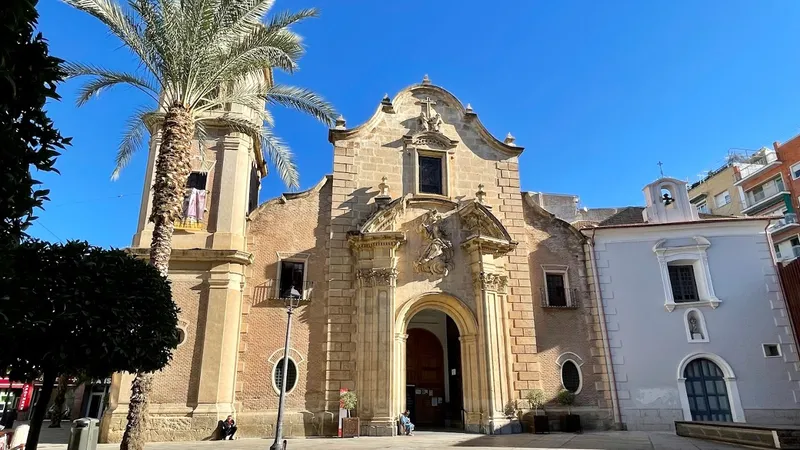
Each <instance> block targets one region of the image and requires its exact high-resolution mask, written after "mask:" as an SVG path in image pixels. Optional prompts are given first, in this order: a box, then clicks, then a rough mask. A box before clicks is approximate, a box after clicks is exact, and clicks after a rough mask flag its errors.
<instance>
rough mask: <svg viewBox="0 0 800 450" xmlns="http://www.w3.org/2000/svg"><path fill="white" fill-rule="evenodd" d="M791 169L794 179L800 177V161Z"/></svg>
mask: <svg viewBox="0 0 800 450" xmlns="http://www.w3.org/2000/svg"><path fill="white" fill-rule="evenodd" d="M789 170H790V171H791V172H792V179H793V180H796V179H798V178H800V163H797V164H795V165H793V166H792V168H791V169H789Z"/></svg>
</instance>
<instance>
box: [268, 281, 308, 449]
mask: <svg viewBox="0 0 800 450" xmlns="http://www.w3.org/2000/svg"><path fill="white" fill-rule="evenodd" d="M302 298H303V296H302V294H300V292H298V291H297V289H295V288H294V286H292V287H290V288H289V289H288V290H287V291H286V292H284V293H283V295H281V299H282V300H283V301H284V302H285V303H286V315H287V316H289V317H288V320H287V322H286V341H285V343H284V345H283V372H282V373H283V376H282V377H281V397H280V400H279V401H278V423H277V424H276V425H275V442H273V443H272V446H271V447H270V448H269V449H270V450H281V449H282V448H284V447H283V446H282V445H281V438H282V437H283V402H284V400H285V399H286V379H287V378H288V377H289V342H290V341H291V339H292V313H293V312H294V309H295V308H297V307H298V306H300V300H302Z"/></svg>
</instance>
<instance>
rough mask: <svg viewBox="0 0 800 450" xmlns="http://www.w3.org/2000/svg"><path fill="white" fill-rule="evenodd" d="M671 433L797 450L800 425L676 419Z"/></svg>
mask: <svg viewBox="0 0 800 450" xmlns="http://www.w3.org/2000/svg"><path fill="white" fill-rule="evenodd" d="M675 432H676V433H677V434H678V436H684V437H692V438H697V439H708V440H714V441H721V442H729V443H733V444H743V445H747V446H751V447H759V448H780V449H798V450H800V426H792V425H750V424H746V423H734V422H682V421H676V422H675Z"/></svg>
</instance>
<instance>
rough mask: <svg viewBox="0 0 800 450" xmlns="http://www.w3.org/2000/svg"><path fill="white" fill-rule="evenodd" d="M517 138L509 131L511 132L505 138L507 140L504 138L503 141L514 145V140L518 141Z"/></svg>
mask: <svg viewBox="0 0 800 450" xmlns="http://www.w3.org/2000/svg"><path fill="white" fill-rule="evenodd" d="M516 140H517V138H515V137H514V136H512V135H511V132H509V133H508V134H507V135H506V138H505V140H503V143H505V144H506V145H514V141H516Z"/></svg>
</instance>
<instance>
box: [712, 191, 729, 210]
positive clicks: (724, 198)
mask: <svg viewBox="0 0 800 450" xmlns="http://www.w3.org/2000/svg"><path fill="white" fill-rule="evenodd" d="M730 202H731V196H730V194H728V191H725V192H721V193H719V194H717V195H715V196H714V203H715V204H716V205H717V208H721V207H723V206H725V205H727V204H728V203H730Z"/></svg>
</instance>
